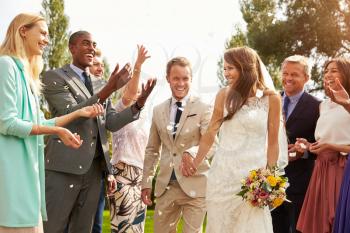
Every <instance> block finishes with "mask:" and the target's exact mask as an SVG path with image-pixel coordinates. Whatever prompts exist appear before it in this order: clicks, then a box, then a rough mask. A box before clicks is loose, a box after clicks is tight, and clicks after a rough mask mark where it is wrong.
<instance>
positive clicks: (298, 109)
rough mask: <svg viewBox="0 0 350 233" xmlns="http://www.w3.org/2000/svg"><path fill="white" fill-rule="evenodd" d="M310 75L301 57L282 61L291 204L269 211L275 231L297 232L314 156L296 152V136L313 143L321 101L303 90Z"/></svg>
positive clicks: (297, 56)
mask: <svg viewBox="0 0 350 233" xmlns="http://www.w3.org/2000/svg"><path fill="white" fill-rule="evenodd" d="M309 76H310V69H309V65H308V62H307V59H306V58H305V57H303V56H300V55H294V56H290V57H287V58H286V59H285V60H284V62H283V63H282V86H283V90H284V92H283V93H282V98H283V115H284V119H285V126H286V131H287V137H288V143H289V145H288V149H289V151H288V152H289V164H288V166H287V167H286V169H285V170H286V176H287V177H288V179H289V184H290V186H289V187H288V188H287V198H288V199H289V200H290V201H291V203H288V202H284V203H283V204H282V205H281V206H280V207H278V208H276V209H275V210H273V211H272V212H271V215H272V222H273V231H274V233H295V232H298V231H297V230H296V223H297V221H298V217H299V213H300V210H301V207H302V205H303V201H304V197H305V193H306V190H307V187H308V184H309V181H310V177H311V174H312V170H313V167H314V159H315V158H314V155H312V154H310V153H307V152H306V153H304V154H301V153H299V152H296V148H295V145H294V143H295V142H296V138H306V139H307V140H308V141H309V142H315V138H314V132H315V128H316V122H317V119H318V117H319V104H320V100H318V99H317V98H315V97H313V96H312V95H310V94H308V93H306V92H305V91H304V85H305V83H306V82H307V81H308V80H309Z"/></svg>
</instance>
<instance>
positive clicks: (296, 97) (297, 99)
mask: <svg viewBox="0 0 350 233" xmlns="http://www.w3.org/2000/svg"><path fill="white" fill-rule="evenodd" d="M303 94H304V90H302V91H301V92H299V93H297V94H295V95H292V96H288V98H289V99H290V102H291V103H297V102H298V101H299V99H300V98H301V96H302V95H303ZM286 96H287V95H286V94H285V93H284V96H283V99H284V98H285V97H286Z"/></svg>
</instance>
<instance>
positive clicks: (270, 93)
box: [263, 88, 279, 96]
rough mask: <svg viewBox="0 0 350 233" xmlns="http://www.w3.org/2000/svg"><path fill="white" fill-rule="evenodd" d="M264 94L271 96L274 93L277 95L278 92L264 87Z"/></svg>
mask: <svg viewBox="0 0 350 233" xmlns="http://www.w3.org/2000/svg"><path fill="white" fill-rule="evenodd" d="M263 93H264V96H272V95H276V96H279V93H278V92H277V91H275V90H272V89H269V88H266V89H265V90H264V91H263Z"/></svg>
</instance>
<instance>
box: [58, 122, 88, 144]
mask: <svg viewBox="0 0 350 233" xmlns="http://www.w3.org/2000/svg"><path fill="white" fill-rule="evenodd" d="M57 136H58V137H59V138H60V139H61V140H62V142H63V143H64V145H66V146H69V147H72V148H74V149H78V148H79V147H80V146H81V144H82V143H83V140H81V139H80V136H79V135H78V134H76V133H75V134H72V133H71V132H70V131H69V130H68V129H65V128H62V127H58V131H57Z"/></svg>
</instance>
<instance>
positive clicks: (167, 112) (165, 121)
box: [162, 98, 174, 143]
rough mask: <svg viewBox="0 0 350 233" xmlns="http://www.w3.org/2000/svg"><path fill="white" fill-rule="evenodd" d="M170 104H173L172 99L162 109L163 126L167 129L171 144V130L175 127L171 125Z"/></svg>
mask: <svg viewBox="0 0 350 233" xmlns="http://www.w3.org/2000/svg"><path fill="white" fill-rule="evenodd" d="M170 104H171V98H170V99H168V100H167V101H165V103H164V106H163V108H162V110H163V111H162V118H163V119H162V120H163V125H164V127H165V129H166V132H167V134H168V137H169V140H170V142H172V143H173V141H174V139H173V130H172V129H170V126H171V127H173V126H174V125H172V124H170Z"/></svg>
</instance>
